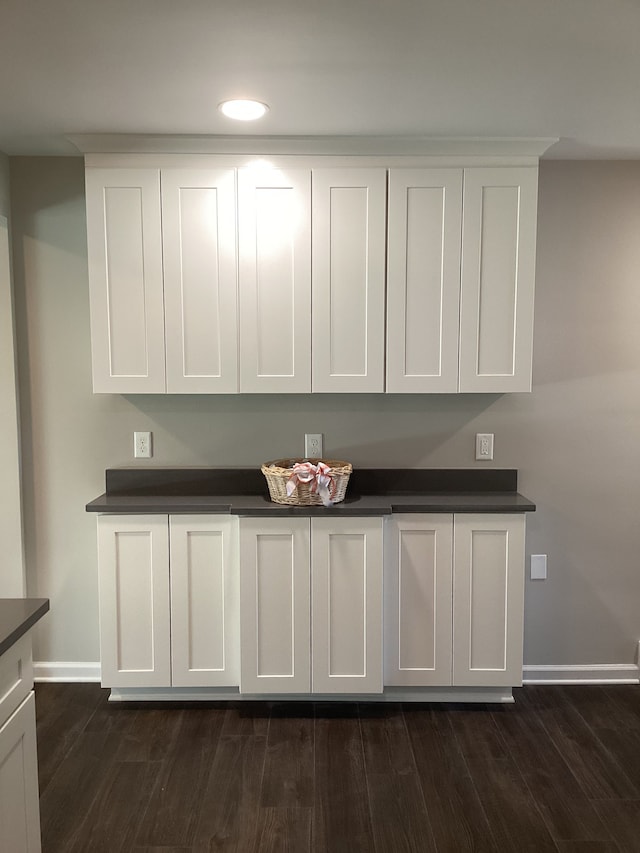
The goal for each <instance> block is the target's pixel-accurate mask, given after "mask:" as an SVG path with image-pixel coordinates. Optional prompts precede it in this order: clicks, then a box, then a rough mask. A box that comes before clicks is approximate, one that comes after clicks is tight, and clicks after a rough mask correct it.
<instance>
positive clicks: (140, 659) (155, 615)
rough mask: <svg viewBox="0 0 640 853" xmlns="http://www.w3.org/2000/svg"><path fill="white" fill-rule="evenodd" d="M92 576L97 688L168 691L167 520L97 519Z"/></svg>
mask: <svg viewBox="0 0 640 853" xmlns="http://www.w3.org/2000/svg"><path fill="white" fill-rule="evenodd" d="M98 573H99V581H100V650H101V664H102V686H103V687H168V686H169V685H170V684H171V665H170V650H169V644H170V636H169V531H168V519H167V516H164V515H160V516H158V515H149V516H144V515H143V516H101V517H100V518H99V519H98Z"/></svg>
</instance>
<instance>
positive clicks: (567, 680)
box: [522, 663, 640, 684]
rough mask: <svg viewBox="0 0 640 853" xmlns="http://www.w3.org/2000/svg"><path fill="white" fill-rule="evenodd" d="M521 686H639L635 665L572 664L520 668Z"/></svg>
mask: <svg viewBox="0 0 640 853" xmlns="http://www.w3.org/2000/svg"><path fill="white" fill-rule="evenodd" d="M522 682H523V684H640V671H639V669H638V665H637V664H635V663H608V664H573V665H565V664H561V665H559V666H552V665H544V666H536V665H531V664H525V666H523V667H522Z"/></svg>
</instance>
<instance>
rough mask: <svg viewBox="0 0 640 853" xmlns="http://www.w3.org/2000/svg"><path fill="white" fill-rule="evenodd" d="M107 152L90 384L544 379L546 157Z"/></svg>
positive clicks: (200, 386)
mask: <svg viewBox="0 0 640 853" xmlns="http://www.w3.org/2000/svg"><path fill="white" fill-rule="evenodd" d="M112 158H113V159H112ZM112 158H111V157H110V156H108V155H105V156H98V155H96V159H94V160H93V161H89V162H88V165H87V173H86V184H87V229H88V230H87V235H88V251H89V281H90V295H91V335H92V349H93V388H94V391H101V392H111V393H121V394H135V393H167V392H168V393H197V394H202V393H223V394H229V393H237V392H238V391H240V392H241V393H276V394H278V393H309V392H320V393H380V392H383V391H387V392H389V393H455V392H472V393H476V392H486V393H503V392H506V391H530V390H531V367H532V341H533V297H534V278H535V252H536V217H537V182H538V181H537V179H538V167H537V165H536V164H537V161H536V160H534V159H533V158H528V159H527V160H526V161H524V162H525V165H511V164H507V165H504V166H499V165H498V166H491V167H488V166H485V165H482V163H483V162H485V161H482V160H479V158H475V159H474V161H473V162H474V163H478V165H470V166H469V167H463V166H457V165H455V163H456V162H458V161H457V160H456V161H453V162H454V165H453V166H452V165H451V162H452V161H451V160H449V161H447V160H446V159H444V162H443V158H439V159H438V161H437V165H434V159H433V158H431V159H429V158H428V157H423V158H419V159H416V158H412V161H411V164H410V167H407V168H405V167H404V165H403V159H402V158H400V157H395V158H393V160H392V161H390V164H389V165H387V164H385V160H383V159H381V158H379V157H376V158H366V157H352V158H350V159H349V160H346V159H345V158H336V157H333V158H332V157H325V156H322V157H321V156H318V157H297V158H296V157H284V156H281V157H280V158H278V157H274V158H271V159H270V160H269V162H259V161H256V163H254V164H253V165H249V160H248V159H247V158H240V157H235V156H234V157H231V156H219V157H216V156H211V157H194V158H189V157H183V158H179V159H177V160H176V159H173V160H162V161H161V166H160V167H159V168H155V162H156V160H155V159H154V158H153V157H151V155H149V156H144V155H138V156H136V155H128V156H125V155H122V156H117V155H112ZM111 162H113V166H110V165H109V163H111ZM492 162H493V161H492ZM511 162H513V161H511ZM94 163H95V165H94ZM135 163H140V167H139V168H138V167H134V166H133V165H131V164H135Z"/></svg>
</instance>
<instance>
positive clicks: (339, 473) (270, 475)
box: [261, 458, 353, 506]
mask: <svg viewBox="0 0 640 853" xmlns="http://www.w3.org/2000/svg"><path fill="white" fill-rule="evenodd" d="M298 462H313V463H314V464H316V463H318V462H324V464H325V465H328V466H329V467H330V468H331V477H332V479H333V482H334V484H335V491H334V489H333V488H332V489H331V493H332V494H331V500H332V502H333V503H339V502H340V501H342V500H344V495H345V492H346V491H347V483H348V482H349V476H350V475H351V472H352V471H353V466H352V465H351V463H350V462H342V461H340V460H338V459H304V458H300V459H275V460H274V461H273V462H265V463H264V465H263V466H262V468H261V470H262V473H263V474H264V476H265V477H266V480H267V485H268V486H269V495H270V496H271V500H272V501H273V502H274V503H277V504H289V506H322V498H321V497H320V495H319V494H318V493H317V492H313V491H311V487H312V486H313V485H314V484H313V483H298V484H297V486H296V489H295V491H294V492H293V494H292V495H291V496H289V495H288V494H287V483H288V482H289V479H290V477H291V474H292V473H293V466H294V465H295V464H296V463H298Z"/></svg>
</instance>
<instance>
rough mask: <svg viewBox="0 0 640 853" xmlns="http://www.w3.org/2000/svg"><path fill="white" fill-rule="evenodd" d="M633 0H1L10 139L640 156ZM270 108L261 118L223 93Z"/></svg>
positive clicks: (16, 143)
mask: <svg viewBox="0 0 640 853" xmlns="http://www.w3.org/2000/svg"><path fill="white" fill-rule="evenodd" d="M639 84H640V2H638V0H439V1H438V0H0V151H4V152H5V153H7V154H77V153H78V151H77V149H76V148H75V147H74V146H73V145H72V144H71V142H70V141H69V140H68V139H67V138H66V137H67V135H73V134H87V133H90V134H93V133H127V134H171V135H176V134H178V135H179V134H186V135H190V136H193V135H199V134H204V135H215V136H218V135H233V136H238V135H239V134H244V133H249V134H253V135H268V136H280V135H284V136H297V135H301V136H309V135H311V136H316V135H323V136H324V135H329V136H339V135H348V136H353V135H356V136H401V137H410V138H412V137H560V141H559V142H558V143H557V144H556V145H554V146H553V147H552V148H551V149H550V150H549V152H548V153H547V154H546V157H568V158H601V157H611V158H640V86H639ZM238 96H251V97H254V98H257V99H259V100H262V101H265V102H267V103H268V104H269V105H270V107H271V109H270V112H269V113H268V115H267V117H266V118H265V119H263V120H262V121H261V122H259V123H256V124H252V125H250V126H247V125H243V124H238V123H236V122H231V121H230V120H229V119H226V118H224V116H222V115H221V114H220V113H219V112H218V111H217V110H216V105H217V104H218V103H219V102H220V101H221V100H223V99H224V98H229V97H238Z"/></svg>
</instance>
